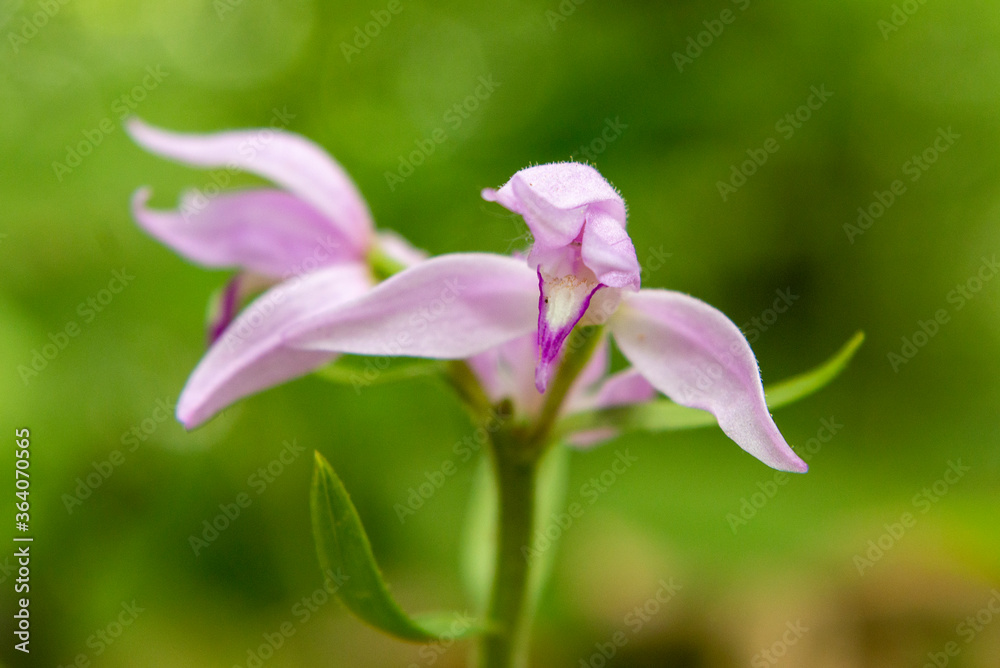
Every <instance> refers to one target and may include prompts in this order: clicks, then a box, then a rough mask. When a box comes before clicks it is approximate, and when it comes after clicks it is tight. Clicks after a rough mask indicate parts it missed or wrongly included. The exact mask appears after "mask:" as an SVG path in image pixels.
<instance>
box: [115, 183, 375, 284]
mask: <svg viewBox="0 0 1000 668" xmlns="http://www.w3.org/2000/svg"><path fill="white" fill-rule="evenodd" d="M149 197H150V190H149V188H142V189H140V190H138V191H137V192H136V193H135V195H134V196H133V198H132V212H133V215H134V216H135V218H136V220H137V221H138V222H139V224H140V225H141V226H142V227H143V229H145V230H146V231H147V232H149V234H151V235H153V236H154V237H156V238H157V239H159V240H160V241H162V242H163V243H164V244H166V245H167V246H170V247H171V248H173V249H174V250H175V251H177V252H178V253H180V254H181V255H183V256H185V257H187V258H188V259H190V260H193V261H194V262H197V263H199V264H202V265H206V266H209V267H241V268H243V269H247V270H249V271H252V272H255V273H258V274H262V275H264V276H270V277H272V278H282V277H285V276H289V275H292V274H300V273H304V272H306V271H311V270H314V269H317V268H319V267H321V266H324V265H328V264H335V263H337V262H345V261H354V260H358V259H360V257H361V256H359V255H358V254H357V252H356V250H355V249H354V247H353V245H352V243H351V242H350V241H348V240H347V239H345V238H344V237H342V236H340V235H339V233H338V230H337V229H336V228H332V227H331V226H330V225H329V223H328V222H327V221H326V219H325V218H324V217H323V216H322V215H321V214H320V213H319V212H318V211H317V210H316V209H315V208H313V207H312V206H310V205H309V204H307V203H306V202H304V201H302V200H301V199H299V198H298V197H296V196H294V195H291V194H289V193H287V192H284V191H282V190H272V189H256V190H243V191H235V192H232V193H226V194H222V195H218V196H216V197H214V198H212V199H206V198H204V196H202V195H200V194H199V193H194V192H192V193H188V194H187V195H186V196H185V197H184V198H183V200H182V201H181V205H180V207H179V208H178V209H177V210H176V211H158V210H155V209H149V208H147V207H146V203H147V202H148V201H149Z"/></svg>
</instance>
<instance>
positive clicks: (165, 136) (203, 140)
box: [125, 117, 373, 253]
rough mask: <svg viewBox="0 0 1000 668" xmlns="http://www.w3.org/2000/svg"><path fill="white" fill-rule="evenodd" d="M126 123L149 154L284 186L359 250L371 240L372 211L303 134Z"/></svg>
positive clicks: (340, 170) (343, 173)
mask: <svg viewBox="0 0 1000 668" xmlns="http://www.w3.org/2000/svg"><path fill="white" fill-rule="evenodd" d="M125 127H126V129H127V130H128V132H129V134H130V135H131V136H132V138H133V139H134V140H135V141H136V142H137V143H138V144H139V145H141V146H143V147H144V148H146V149H147V150H149V151H151V152H153V153H157V154H159V155H162V156H165V157H168V158H173V159H174V160H178V161H180V162H184V163H187V164H189V165H194V166H198V167H204V168H207V169H212V168H217V167H226V168H228V169H242V170H245V171H248V172H251V173H253V174H257V175H258V176H262V177H264V178H266V179H268V180H270V181H272V182H274V183H276V184H277V185H280V186H282V187H283V188H286V189H287V190H288V191H289V192H291V193H292V194H294V195H297V196H298V197H300V198H302V199H303V200H304V201H306V202H308V203H309V204H311V205H312V206H314V207H315V208H316V209H317V210H318V211H320V212H321V213H322V214H323V215H324V216H326V218H327V219H328V220H329V222H330V224H331V225H332V226H334V227H336V228H337V229H338V230H339V231H340V234H341V235H342V236H343V237H344V238H346V239H348V240H349V241H350V242H351V244H352V245H353V246H354V248H355V250H356V252H358V253H363V252H364V251H365V250H366V249H367V248H368V246H369V244H370V242H371V235H372V233H373V223H372V217H371V212H370V211H369V210H368V205H367V203H365V200H364V198H363V197H361V193H359V192H358V189H357V187H356V186H355V185H354V182H353V181H352V180H351V178H350V176H348V175H347V172H346V171H344V168H343V167H341V166H340V165H339V164H338V163H337V162H336V161H335V160H333V158H331V157H330V156H329V155H328V154H327V153H326V151H324V150H323V149H322V148H320V147H319V146H317V145H316V144H314V143H313V142H311V141H309V140H308V139H306V138H305V137H302V136H300V135H297V134H293V133H291V132H286V131H284V130H275V129H271V128H260V129H257V130H240V131H229V132H217V133H212V134H181V133H175V132H168V131H166V130H162V129H160V128H156V127H153V126H151V125H148V124H146V123H144V122H142V121H141V120H139V119H138V118H134V117H133V118H131V119H129V121H128V122H127V123H126V126H125Z"/></svg>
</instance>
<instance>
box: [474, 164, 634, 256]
mask: <svg viewBox="0 0 1000 668" xmlns="http://www.w3.org/2000/svg"><path fill="white" fill-rule="evenodd" d="M482 195H483V198H484V199H486V200H489V201H494V202H498V203H499V204H501V205H503V206H505V207H506V208H508V209H510V210H511V211H514V212H516V213H519V214H521V215H522V216H523V217H524V222H525V223H527V224H528V228H529V229H530V230H531V233H532V235H533V236H534V238H535V244H536V245H537V246H538V247H539V248H552V247H556V246H565V245H567V244H569V243H571V242H573V240H574V239H576V238H577V236H578V235H579V234H580V229H581V227H582V226H583V223H584V219H585V215H586V212H587V207H588V206H590V205H595V204H600V205H601V206H603V207H604V208H605V211H607V212H608V213H609V214H611V215H613V216H615V217H616V218H617V219H618V220H619V221H620V223H621V227H623V228H624V227H625V202H624V201H622V198H621V196H620V195H619V194H618V193H617V191H615V189H614V188H612V187H611V185H610V184H609V183H608V182H607V181H606V180H605V179H604V177H603V176H601V174H600V172H598V171H597V170H596V169H594V168H593V167H591V166H589V165H583V164H580V163H575V162H561V163H552V164H547V165H538V166H536V167H528V168H526V169H522V170H521V171H519V172H517V173H516V174H514V176H512V177H511V179H510V181H508V182H507V183H506V184H504V186H503V187H501V188H500V189H499V190H493V189H491V188H488V189H486V190H483V193H482Z"/></svg>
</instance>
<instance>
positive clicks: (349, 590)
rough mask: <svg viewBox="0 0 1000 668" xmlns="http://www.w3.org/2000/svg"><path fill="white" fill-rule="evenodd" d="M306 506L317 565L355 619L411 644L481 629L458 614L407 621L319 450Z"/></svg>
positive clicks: (357, 518) (335, 478) (437, 615)
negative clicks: (310, 513)
mask: <svg viewBox="0 0 1000 668" xmlns="http://www.w3.org/2000/svg"><path fill="white" fill-rule="evenodd" d="M310 506H311V509H312V525H313V537H314V538H315V539H316V553H317V555H318V556H319V563H320V567H321V568H322V569H323V572H324V573H326V574H327V575H328V577H331V578H333V579H334V580H336V584H337V595H338V596H339V597H340V599H341V601H343V603H344V605H346V606H347V608H348V609H349V610H350V611H351V612H353V613H354V614H355V615H357V616H358V617H360V618H361V619H362V620H364V621H365V622H367V623H369V624H371V625H372V626H374V627H375V628H377V629H379V630H381V631H384V632H386V633H388V634H390V635H393V636H395V637H397V638H400V639H402V640H408V641H411V642H421V643H430V642H435V641H438V640H442V639H445V638H447V639H452V638H461V637H466V636H469V635H473V634H475V633H479V632H481V631H482V628H481V627H480V626H479V625H478V624H476V623H475V622H474V621H473V620H471V619H469V618H468V617H466V616H464V615H459V614H457V613H454V614H443V613H442V614H433V615H426V616H421V617H420V618H411V617H409V616H408V615H407V614H406V613H405V612H403V610H402V608H400V607H399V605H398V604H397V603H396V601H395V600H394V599H393V598H392V595H391V594H390V593H389V587H388V585H386V583H385V580H383V579H382V574H381V572H379V568H378V564H376V563H375V557H374V555H373V554H372V548H371V544H370V543H369V542H368V535H367V534H366V533H365V529H364V527H363V526H362V524H361V518H360V517H358V511H357V510H356V509H355V508H354V504H353V503H351V498H350V497H349V496H348V495H347V490H346V489H344V484H343V483H342V482H341V480H340V478H339V477H338V476H337V474H336V472H334V470H333V467H331V466H330V464H329V462H327V461H326V459H324V458H323V455H321V454H320V453H319V452H316V466H315V469H314V471H313V481H312V492H311V494H310ZM443 636H444V637H443Z"/></svg>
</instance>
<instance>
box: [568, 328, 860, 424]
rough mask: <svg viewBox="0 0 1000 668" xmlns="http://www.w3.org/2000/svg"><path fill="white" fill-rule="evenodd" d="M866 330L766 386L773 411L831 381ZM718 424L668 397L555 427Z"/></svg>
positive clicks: (582, 416) (573, 417) (570, 418)
mask: <svg viewBox="0 0 1000 668" xmlns="http://www.w3.org/2000/svg"><path fill="white" fill-rule="evenodd" d="M864 340H865V335H864V332H857V333H856V334H855V335H854V336H852V337H851V339H850V340H849V341H848V342H847V343H845V344H844V345H843V346H842V347H841V349H840V350H838V351H837V353H836V354H835V355H833V357H831V358H830V359H828V360H827V361H826V362H824V363H823V364H821V365H819V366H818V367H816V368H814V369H812V370H810V371H807V372H805V373H803V374H800V375H798V376H793V377H792V378H788V379H786V380H783V381H781V382H778V383H775V384H773V385H766V386H765V387H764V395H765V397H766V398H767V406H768V408H770V409H771V410H774V409H775V408H780V407H781V406H785V405H786V404H790V403H792V402H795V401H798V400H799V399H802V398H804V397H807V396H809V395H810V394H812V393H814V392H816V391H817V390H819V389H821V388H823V387H824V386H826V385H827V384H829V383H830V382H831V381H832V380H833V379H834V378H836V377H837V376H838V375H840V373H841V372H842V371H843V370H844V369H845V368H846V367H847V364H848V362H850V361H851V358H852V357H854V353H855V352H857V350H858V348H859V347H860V346H861V343H862V342H863V341H864ZM713 424H715V418H714V417H713V416H712V414H711V413H708V412H706V411H702V410H698V409H695V408H687V407H685V406H681V405H679V404H675V403H674V402H672V401H670V400H668V399H657V400H655V401H649V402H646V403H642V404H634V405H631V406H614V407H611V408H604V409H600V410H596V411H589V412H583V413H575V414H573V415H568V416H566V417H565V418H563V419H562V420H560V422H559V424H558V425H557V427H556V432H557V434H558V435H559V436H560V437H562V436H565V435H568V434H573V433H576V432H579V431H585V430H590V429H600V428H607V427H611V428H613V429H614V430H615V431H616V432H618V433H627V432H631V431H676V430H680V429H693V428H695V427H707V426H710V425H713Z"/></svg>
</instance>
